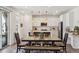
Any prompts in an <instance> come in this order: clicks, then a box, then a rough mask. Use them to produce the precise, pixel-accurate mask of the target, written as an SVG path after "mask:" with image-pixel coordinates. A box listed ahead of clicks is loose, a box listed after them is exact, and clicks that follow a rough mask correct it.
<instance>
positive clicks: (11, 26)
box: [7, 11, 23, 45]
mask: <svg viewBox="0 0 79 59" xmlns="http://www.w3.org/2000/svg"><path fill="white" fill-rule="evenodd" d="M8 16H9V17H8V23H7V24H8V33H9V34H8V45H12V44H14V43H16V40H15V36H14V33H15V32H16V20H17V19H18V20H19V21H18V24H19V34H20V36H21V35H22V34H21V31H20V30H21V28H20V23H21V22H20V20H23V19H22V15H20V14H19V13H18V12H14V11H13V12H10V13H9V15H8Z"/></svg>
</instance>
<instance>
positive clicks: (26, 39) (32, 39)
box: [22, 36, 62, 52]
mask: <svg viewBox="0 0 79 59" xmlns="http://www.w3.org/2000/svg"><path fill="white" fill-rule="evenodd" d="M22 41H23V42H29V46H26V48H25V49H26V50H28V51H30V50H52V51H54V52H57V51H60V50H61V47H56V46H43V43H44V42H52V43H54V42H61V41H62V40H61V39H60V38H58V37H57V36H52V37H49V38H44V39H40V38H36V37H24V39H23V40H22ZM32 42H40V43H41V46H32V45H31V43H32Z"/></svg>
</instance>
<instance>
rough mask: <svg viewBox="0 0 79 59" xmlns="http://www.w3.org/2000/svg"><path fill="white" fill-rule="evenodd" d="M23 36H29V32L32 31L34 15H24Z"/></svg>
mask: <svg viewBox="0 0 79 59" xmlns="http://www.w3.org/2000/svg"><path fill="white" fill-rule="evenodd" d="M22 22H23V30H22V31H23V36H27V35H28V32H30V31H31V30H32V15H27V14H26V15H24V19H23V21H22Z"/></svg>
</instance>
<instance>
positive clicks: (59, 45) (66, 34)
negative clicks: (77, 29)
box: [54, 33, 68, 52]
mask: <svg viewBox="0 0 79 59" xmlns="http://www.w3.org/2000/svg"><path fill="white" fill-rule="evenodd" d="M67 39H68V33H65V35H64V40H62V42H54V44H55V45H56V46H58V47H63V51H65V52H67V50H66V45H67Z"/></svg>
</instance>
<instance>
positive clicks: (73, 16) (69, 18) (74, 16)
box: [60, 7, 79, 44]
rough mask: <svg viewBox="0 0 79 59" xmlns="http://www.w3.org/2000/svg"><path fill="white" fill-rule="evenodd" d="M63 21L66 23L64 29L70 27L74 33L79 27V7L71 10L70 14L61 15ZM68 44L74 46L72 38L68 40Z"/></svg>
mask: <svg viewBox="0 0 79 59" xmlns="http://www.w3.org/2000/svg"><path fill="white" fill-rule="evenodd" d="M61 19H62V21H63V23H64V29H65V28H66V27H67V26H69V27H70V30H71V31H73V30H74V26H79V7H76V8H74V9H72V10H70V11H69V12H67V13H64V14H62V15H60V20H61ZM64 33H65V30H64ZM69 37H70V36H69ZM68 44H72V43H71V39H70V38H69V40H68ZM73 44H74V43H73Z"/></svg>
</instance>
